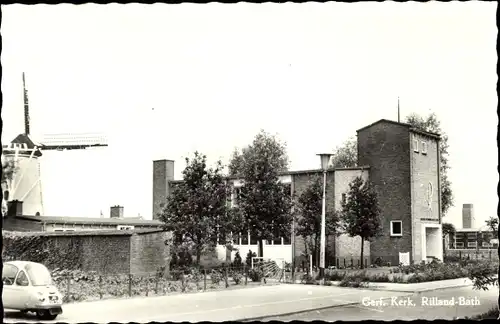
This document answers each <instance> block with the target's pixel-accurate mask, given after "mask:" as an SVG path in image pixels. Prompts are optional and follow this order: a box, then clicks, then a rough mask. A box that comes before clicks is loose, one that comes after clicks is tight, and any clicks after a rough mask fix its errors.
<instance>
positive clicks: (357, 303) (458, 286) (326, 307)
mask: <svg viewBox="0 0 500 324" xmlns="http://www.w3.org/2000/svg"><path fill="white" fill-rule="evenodd" d="M472 285H473V284H472V283H467V284H460V285H454V286H446V287H435V288H425V289H421V290H414V291H407V290H406V291H404V290H384V289H376V288H352V289H366V290H374V291H391V292H400V293H406V294H408V295H409V294H419V293H422V292H428V291H435V290H444V289H452V288H461V287H469V286H472ZM342 288H344V287H342ZM345 288H349V287H345ZM391 298H392V297H385V298H381V300H389V299H391ZM359 304H361V302H350V303H345V304H338V305H332V306H322V307H317V308H310V309H306V310H300V311H293V312H287V313H281V314H271V315H265V316H257V317H248V318H243V319H238V320H236V322H251V321H260V320H263V319H266V318H273V317H281V316H291V315H297V314H303V313H309V312H313V311H319V310H324V309H331V308H338V307H346V306H354V305H359Z"/></svg>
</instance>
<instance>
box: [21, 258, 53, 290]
mask: <svg viewBox="0 0 500 324" xmlns="http://www.w3.org/2000/svg"><path fill="white" fill-rule="evenodd" d="M26 271H27V272H28V275H29V278H30V279H31V284H32V285H33V286H47V285H51V284H52V278H51V276H50V272H49V270H48V269H47V268H46V267H45V266H44V265H42V264H39V263H33V264H29V265H27V266H26Z"/></svg>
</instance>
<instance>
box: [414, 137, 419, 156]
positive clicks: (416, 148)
mask: <svg viewBox="0 0 500 324" xmlns="http://www.w3.org/2000/svg"><path fill="white" fill-rule="evenodd" d="M413 151H414V152H417V153H418V139H416V138H415V139H414V140H413Z"/></svg>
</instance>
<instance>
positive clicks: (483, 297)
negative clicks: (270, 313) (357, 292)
mask: <svg viewBox="0 0 500 324" xmlns="http://www.w3.org/2000/svg"><path fill="white" fill-rule="evenodd" d="M453 297H455V304H454V305H451V306H444V305H438V304H439V301H445V300H450V299H451V298H453ZM460 297H463V299H462V300H463V301H465V303H467V301H468V303H469V305H465V304H463V303H462V304H461V301H460ZM408 298H409V300H411V301H412V302H413V304H414V305H415V306H413V305H411V303H409V302H406V305H405V301H407V300H408ZM426 301H427V305H425V303H426ZM433 301H434V305H432V304H433ZM370 303H372V305H370ZM375 303H377V301H376V300H371V298H367V299H366V300H365V302H364V303H363V302H362V303H361V304H359V305H351V306H343V307H338V308H337V307H335V308H329V309H323V310H318V311H312V312H307V313H301V314H295V315H288V316H277V317H268V318H264V319H259V320H261V321H270V320H277V321H283V322H287V321H292V320H300V321H313V320H320V321H336V320H344V321H362V320H372V319H373V320H384V321H392V320H415V319H422V320H436V319H444V320H452V319H453V318H454V317H459V318H463V317H465V316H474V315H479V314H482V313H486V312H487V311H489V310H490V309H492V308H496V307H497V305H498V287H491V288H490V290H488V291H477V290H472V287H461V288H450V289H445V290H436V291H429V292H423V293H420V294H411V295H409V296H406V297H404V296H401V297H397V298H396V300H395V302H394V303H393V302H392V300H391V299H388V300H386V301H384V302H383V304H382V305H375Z"/></svg>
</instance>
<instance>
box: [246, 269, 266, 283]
mask: <svg viewBox="0 0 500 324" xmlns="http://www.w3.org/2000/svg"><path fill="white" fill-rule="evenodd" d="M248 277H249V278H250V280H252V281H253V282H260V281H261V280H262V278H264V272H263V271H262V270H260V269H250V271H248Z"/></svg>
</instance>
